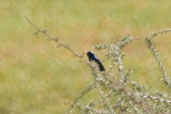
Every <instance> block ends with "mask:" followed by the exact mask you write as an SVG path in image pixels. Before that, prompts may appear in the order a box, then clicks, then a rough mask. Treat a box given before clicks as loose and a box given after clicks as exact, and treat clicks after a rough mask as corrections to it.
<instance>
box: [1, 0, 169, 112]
mask: <svg viewBox="0 0 171 114" xmlns="http://www.w3.org/2000/svg"><path fill="white" fill-rule="evenodd" d="M170 4H171V1H170V0H165V1H161V0H142V1H138V2H137V1H136V0H124V1H121V0H115V1H114V0H108V1H105V0H93V1H92V0H72V1H71V0H56V1H54V0H37V1H35V0H25V1H23V0H13V1H11V0H6V1H5V0H4V1H3V0H1V1H0V25H1V26H0V36H1V38H0V101H1V104H0V114H9V113H13V114H23V113H24V114H47V113H49V114H56V113H58V114H62V113H64V112H65V111H66V110H67V108H68V107H69V106H68V105H66V103H67V102H72V100H73V99H74V98H75V97H76V96H78V95H79V91H80V90H82V89H83V88H84V87H85V86H86V85H87V84H88V82H89V81H90V80H91V75H90V71H89V69H88V67H87V66H86V65H85V64H83V63H81V62H80V61H79V60H78V59H77V58H74V57H73V56H72V55H71V54H70V53H69V52H67V51H66V50H64V49H62V48H58V49H57V48H56V45H55V44H54V43H52V42H48V41H47V40H46V39H43V36H41V35H38V36H34V35H33V33H34V32H35V31H34V29H33V28H32V27H31V26H30V25H29V23H27V22H26V21H25V19H24V18H23V16H22V15H26V16H27V17H29V18H30V19H31V20H32V22H33V23H35V24H36V25H38V26H39V27H40V28H42V29H47V30H48V31H49V32H50V33H51V34H52V35H54V36H60V40H61V41H62V42H65V43H66V44H69V46H70V47H72V48H73V49H74V50H76V51H78V52H80V53H82V52H85V51H89V50H91V47H92V46H93V45H95V44H99V43H115V42H116V41H117V40H118V39H119V38H121V37H124V36H127V35H128V34H130V35H133V36H144V35H146V34H149V33H151V32H152V31H157V30H162V29H165V28H169V27H170V26H171V21H170V19H171V15H170V11H171V7H170ZM170 35H171V34H168V35H165V36H164V37H165V40H163V38H162V39H156V40H155V43H156V45H157V47H158V49H159V51H160V53H161V55H162V60H163V61H164V63H165V66H166V70H167V71H168V73H171V72H170V71H169V68H170V65H171V64H170V60H169V58H170V56H171V54H170V53H169V52H170V49H171V46H170V45H169V44H170V42H171V40H170V39H169V37H170ZM125 54H126V55H127V56H126V57H125V62H126V63H127V66H126V67H132V68H133V71H134V73H133V76H132V77H131V78H133V79H134V80H136V81H138V82H140V83H142V84H144V85H147V87H148V88H149V89H150V90H151V91H153V90H160V91H164V92H169V90H167V89H166V88H165V87H164V86H163V84H162V83H161V80H160V79H161V75H160V73H159V71H158V67H157V65H156V63H155V62H154V59H153V58H152V57H151V55H150V53H149V50H148V49H147V45H146V44H145V41H139V42H134V43H133V44H132V45H130V46H128V47H127V48H126V49H125ZM97 55H98V57H99V58H101V59H102V58H105V57H104V56H103V55H101V54H100V53H98V52H97ZM106 67H107V66H106ZM154 83H155V86H154ZM91 96H92V97H93V94H92V95H91ZM87 100H88V98H87ZM64 101H65V102H66V103H65V102H64Z"/></svg>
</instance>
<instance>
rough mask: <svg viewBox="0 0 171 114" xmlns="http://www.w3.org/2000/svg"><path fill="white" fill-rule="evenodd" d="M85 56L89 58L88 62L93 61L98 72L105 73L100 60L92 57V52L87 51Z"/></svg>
mask: <svg viewBox="0 0 171 114" xmlns="http://www.w3.org/2000/svg"><path fill="white" fill-rule="evenodd" d="M87 56H88V58H89V61H94V62H95V63H97V64H98V67H99V70H100V71H105V68H104V66H103V65H102V63H101V62H100V60H99V59H98V58H97V57H96V56H95V55H94V53H93V52H91V51H89V52H87Z"/></svg>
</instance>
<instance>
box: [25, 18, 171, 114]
mask: <svg viewBox="0 0 171 114" xmlns="http://www.w3.org/2000/svg"><path fill="white" fill-rule="evenodd" d="M24 17H25V19H26V20H27V21H28V22H29V23H30V24H31V25H32V26H33V27H34V29H35V30H36V34H37V33H42V34H43V35H44V36H45V37H47V38H48V40H52V41H55V42H56V43H57V45H58V47H60V46H61V47H63V48H65V49H66V50H68V51H69V52H71V53H72V54H73V55H74V56H76V57H78V58H80V60H81V61H83V62H84V63H86V64H88V65H89V67H90V68H91V73H92V75H93V78H94V80H93V81H92V82H91V83H90V84H89V85H88V87H87V88H86V89H85V90H83V91H82V92H81V95H80V96H79V97H77V98H76V99H74V102H73V103H72V104H70V106H71V108H70V109H68V111H67V112H66V114H70V113H73V110H74V107H75V106H77V107H79V109H80V110H81V112H82V113H83V114H116V113H131V114H132V113H138V114H160V113H163V114H170V113H171V110H170V107H171V105H170V104H171V97H170V96H169V95H166V94H165V93H161V92H158V93H155V94H152V93H150V92H148V91H147V90H146V89H144V87H143V86H141V85H139V84H137V83H135V82H133V81H128V80H129V78H128V77H129V75H130V70H128V71H126V70H125V69H123V65H124V63H123V62H122V49H123V48H124V47H125V46H126V45H128V44H130V43H131V42H133V41H135V40H138V39H146V41H147V44H148V46H149V49H150V50H151V53H152V55H153V56H154V58H155V59H156V61H157V63H158V64H159V67H160V70H161V72H162V74H163V82H164V83H165V84H166V85H167V86H170V80H169V78H168V77H166V73H165V71H164V69H163V65H162V63H161V61H160V59H159V57H158V55H157V54H156V49H155V47H154V46H153V44H152V41H151V40H152V38H154V37H156V36H158V35H160V34H164V33H168V32H171V29H167V30H164V31H159V32H155V33H153V34H152V35H148V36H146V37H135V38H133V37H129V36H128V37H125V38H122V39H121V40H120V41H118V42H117V43H116V44H109V45H103V44H100V45H97V46H95V49H97V50H101V49H107V50H108V53H107V56H108V57H109V58H110V57H112V58H113V61H112V64H111V66H112V67H111V68H110V70H109V72H108V71H106V72H99V71H98V69H97V68H96V66H95V65H94V64H92V63H90V62H88V61H87V60H85V59H83V55H80V54H78V53H77V52H75V51H74V50H73V49H71V48H70V47H69V46H67V45H66V44H64V43H62V42H60V41H59V38H54V37H52V36H51V35H49V33H48V32H47V31H45V30H41V29H39V28H38V27H37V26H36V25H34V24H33V23H32V22H31V21H30V20H29V19H28V18H27V17H26V16H24ZM114 66H117V68H118V73H119V74H118V75H117V76H118V77H120V78H119V80H113V78H112V76H115V75H116V74H115V73H112V72H111V70H112V69H113V67H114ZM125 72H126V73H125ZM104 87H105V90H103V89H101V88H104ZM92 89H95V90H97V91H99V93H102V94H101V98H100V99H99V100H96V101H93V102H92V101H90V102H89V103H88V104H87V105H86V106H82V105H81V103H79V102H80V100H81V99H82V98H83V97H84V96H85V95H86V94H87V93H88V92H90V91H91V90H92ZM116 98H117V99H118V100H117V99H116ZM112 99H115V100H114V102H112ZM100 104H103V107H101V108H98V107H99V105H100Z"/></svg>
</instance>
